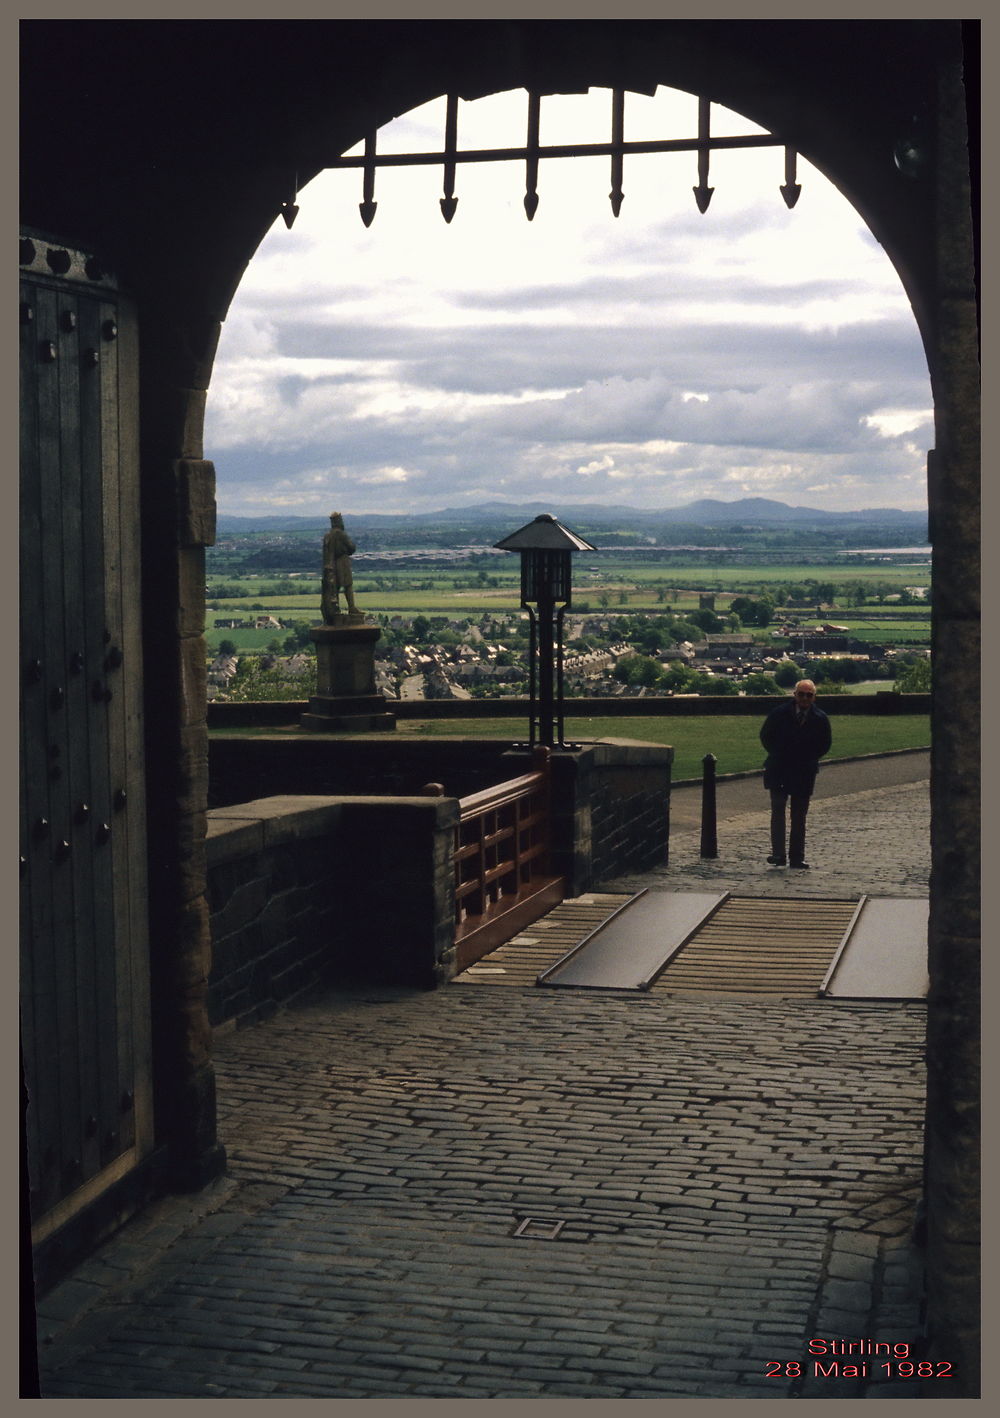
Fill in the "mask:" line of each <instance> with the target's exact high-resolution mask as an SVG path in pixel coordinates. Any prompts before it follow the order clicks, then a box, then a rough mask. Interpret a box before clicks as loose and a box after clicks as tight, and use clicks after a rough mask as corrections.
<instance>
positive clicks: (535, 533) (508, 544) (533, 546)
mask: <svg viewBox="0 0 1000 1418" xmlns="http://www.w3.org/2000/svg"><path fill="white" fill-rule="evenodd" d="M494 545H495V546H496V548H497V549H498V550H499V551H596V550H597V548H596V547H594V546H591V544H590V542H585V541H584V539H583V538H582V537H578V536H577V534H576V533H575V532H571V531H570V530H569V528H568V527H564V526H563V525H562V523H561V522H558V521H557V520H556V519H555V517H553V515H552V513H551V512H541V513H539V515H538V516H537V517H536V518H535V520H534V521H533V522H528V523H526V524H525V526H523V527H519V528H518V530H517V531H516V532H511V534H510V536H509V537H504V539H503V541H502V542H496V543H494Z"/></svg>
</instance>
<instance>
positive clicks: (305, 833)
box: [207, 796, 458, 1028]
mask: <svg viewBox="0 0 1000 1418" xmlns="http://www.w3.org/2000/svg"><path fill="white" fill-rule="evenodd" d="M457 819H458V805H457V803H456V802H455V800H454V799H447V798H437V799H431V798H362V797H357V798H335V797H316V796H310V797H306V796H294V797H288V796H281V797H271V798H265V799H262V800H258V801H255V802H248V803H240V804H237V805H234V806H231V807H226V808H220V809H216V810H214V811H211V812H210V813H209V815H208V843H207V856H208V898H209V907H210V912H211V932H212V969H211V974H210V977H209V1018H210V1021H211V1023H212V1025H213V1026H214V1027H216V1028H219V1027H222V1026H228V1027H239V1026H242V1025H246V1024H252V1023H254V1022H256V1021H257V1020H259V1019H262V1018H265V1017H266V1016H267V1015H269V1014H273V1013H274V1011H275V1010H276V1009H278V1008H279V1007H280V1006H281V1005H284V1004H288V1003H289V1002H291V1001H292V1000H294V999H296V998H298V997H300V996H301V995H303V994H304V993H306V992H308V991H310V990H312V989H315V988H316V987H317V986H319V985H321V984H324V983H326V982H328V981H330V980H334V979H336V980H339V981H350V980H362V981H366V982H378V983H393V984H406V985H414V986H417V987H422V988H430V987H432V986H433V985H435V984H438V983H440V982H441V981H442V980H444V979H447V978H448V975H449V973H450V971H451V970H452V966H453V958H454V943H453V931H454V927H453V920H454V910H453V901H454V895H453V886H452V866H451V857H452V843H453V832H454V826H455V823H456V821H457Z"/></svg>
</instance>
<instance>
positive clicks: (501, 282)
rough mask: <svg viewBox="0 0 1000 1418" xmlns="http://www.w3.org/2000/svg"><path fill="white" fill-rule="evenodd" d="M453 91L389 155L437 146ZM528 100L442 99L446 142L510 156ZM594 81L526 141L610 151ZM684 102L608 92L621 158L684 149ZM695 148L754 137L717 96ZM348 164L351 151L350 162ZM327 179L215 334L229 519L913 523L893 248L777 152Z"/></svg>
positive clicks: (685, 97)
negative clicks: (788, 516)
mask: <svg viewBox="0 0 1000 1418" xmlns="http://www.w3.org/2000/svg"><path fill="white" fill-rule="evenodd" d="M444 111H445V105H444V100H443V99H442V100H440V101H436V102H435V103H432V104H428V105H427V106H426V107H424V108H422V109H419V110H416V111H415V112H413V113H411V114H409V115H407V116H406V117H404V118H401V119H397V120H396V121H395V122H394V123H393V124H390V125H387V126H386V127H385V128H384V129H382V130H381V131H380V133H379V150H380V151H384V152H392V151H396V152H405V151H412V150H418V149H419V150H423V151H428V152H437V151H440V150H441V148H442V147H443V137H442V135H443V131H444ZM526 113H527V96H526V95H525V94H524V93H523V92H518V93H512V94H503V95H497V96H494V97H492V98H487V99H481V100H479V101H477V102H476V103H471V104H466V103H462V104H460V106H459V118H458V141H459V147H460V148H463V147H465V148H476V147H500V146H503V147H507V146H512V147H513V146H518V145H521V144H523V142H524V136H525V130H526ZM610 130H611V96H610V93H609V91H608V90H601V89H597V90H592V91H591V93H590V94H589V95H580V96H560V97H554V98H547V99H543V100H542V112H541V133H540V137H541V142H542V144H543V145H544V144H547V143H560V142H602V141H607V140H608V139H609V137H610ZM696 131H697V99H696V98H694V97H692V96H691V95H689V94H680V93H678V92H677V91H675V90H669V89H660V90H659V91H658V92H657V94H656V95H655V96H654V97H652V98H647V97H643V96H640V95H633V94H629V95H628V96H627V98H626V109H625V137H626V140H633V141H636V140H642V139H650V138H665V137H666V138H671V137H673V138H676V137H685V138H687V137H692V136H694V135H695V133H696ZM712 131H713V133H714V134H727V135H728V134H738V133H747V132H754V131H759V130H756V129H755V128H754V126H753V125H752V124H750V123H749V122H747V120H745V119H743V118H740V117H738V116H737V115H735V114H733V113H730V112H729V111H727V110H725V109H722V108H720V107H717V106H713V109H712ZM355 151H360V149H358V150H355ZM697 179H698V174H697V158H696V156H695V154H693V153H670V154H656V155H644V156H633V157H628V158H626V159H625V175H624V184H623V186H624V192H625V200H624V204H623V206H622V210H621V215H620V217H618V218H617V219H616V218H615V217H614V216H613V214H612V210H611V203H610V201H609V198H608V194H609V192H610V190H611V176H610V159H609V158H607V157H598V158H581V159H567V160H563V159H558V160H557V159H551V160H543V161H542V162H541V164H540V176H539V182H538V192H539V198H540V201H539V206H538V212H537V215H536V216H535V218H534V220H533V221H532V222H528V220H527V219H526V217H525V213H524V208H523V205H522V202H523V197H524V190H525V182H524V164H523V163H522V162H517V161H515V162H503V163H476V164H467V165H464V166H463V165H460V166H459V168H458V174H457V183H456V195H457V197H458V199H459V202H458V210H457V214H456V216H455V218H454V220H453V221H452V222H451V224H450V225H448V224H446V223H445V221H444V219H443V217H442V215H441V210H440V206H439V198H440V197H441V195H442V190H443V189H442V172H441V168H440V167H437V166H435V167H426V168H423V167H420V168H397V169H380V170H379V171H378V173H377V174H376V182H375V199H376V201H377V203H378V211H377V215H376V217H375V220H374V222H373V224H372V226H371V227H370V228H368V229H366V228H365V226H364V225H363V223H362V221H361V217H360V215H359V212H358V204H359V202H360V201H361V198H362V175H361V172H360V171H359V170H357V169H348V170H341V171H337V172H327V173H325V174H322V175H321V176H320V177H318V178H317V179H315V180H314V181H313V182H312V183H310V184H309V185H308V186H307V187H306V188H305V189H304V190H303V191H302V193H301V194H300V195H299V199H298V200H299V207H300V212H299V215H298V218H297V220H296V223H295V226H294V227H293V229H292V231H290V232H289V231H288V230H286V228H285V225H284V223H283V222H282V221H281V220H280V219H279V220H278V221H277V222H276V224H275V226H274V228H273V229H272V231H271V233H270V234H269V235H268V236H267V238H266V239H265V241H264V242H263V243H262V244H261V247H260V249H259V250H258V252H257V255H256V256H255V258H254V260H253V261H252V262H251V264H250V266H249V268H248V270H247V272H246V275H245V277H244V280H243V283H242V285H241V287H240V290H239V292H238V294H237V296H236V299H235V300H234V302H233V305H232V307H231V310H230V312H229V316H228V318H227V320H226V323H225V325H224V327H223V335H222V340H221V343H220V347H219V355H218V359H217V361H216V366H215V373H214V376H213V379H212V387H211V391H210V394H209V405H208V415H207V420H206V437H205V448H206V456H207V457H209V458H212V459H214V461H215V465H216V470H217V475H218V502H219V510H220V512H223V513H232V514H240V515H250V516H263V515H267V514H271V513H282V514H295V515H302V516H305V515H309V516H312V515H326V514H327V513H328V512H329V511H330V510H331V509H332V508H339V509H341V510H342V511H344V512H348V513H350V512H361V511H368V512H376V511H382V512H407V511H433V510H436V509H438V508H443V507H460V506H463V505H466V504H471V503H476V502H482V501H487V500H492V499H497V498H499V499H503V500H510V501H522V502H523V501H537V500H543V501H545V502H547V503H548V504H549V505H550V506H551V509H552V510H553V511H554V512H556V513H558V511H559V509H560V507H561V506H568V505H570V504H572V503H581V502H601V503H616V504H627V505H630V506H634V507H643V508H668V507H676V506H680V505H682V504H684V503H686V502H690V501H692V500H694V499H696V498H699V497H715V498H721V499H723V500H726V501H729V500H734V499H737V498H741V497H770V498H777V499H779V500H780V501H783V502H787V503H791V504H793V505H799V506H810V507H822V508H828V509H857V508H865V507H886V506H892V507H901V508H908V509H923V508H924V507H925V506H926V494H925V460H926V450H927V449H928V448H929V447H931V446H932V445H933V434H932V424H931V395H930V385H929V380H928V377H927V365H926V361H925V359H924V355H923V350H922V347H921V343H920V339H919V336H918V333H917V328H916V323H915V321H914V319H913V315H912V312H911V310H910V307H909V304H908V302H907V300H906V297H905V295H904V293H903V290H902V287H901V286H900V283H899V279H898V277H897V276H896V274H895V272H894V270H893V268H892V266H891V264H890V262H889V260H888V258H887V257H886V256H885V254H884V252H883V251H882V249H881V247H880V246H879V245H878V243H877V242H876V241H875V239H874V238H873V237H872V236H871V235H870V233H869V232H868V230H867V228H866V227H865V226H864V224H863V223H862V221H861V220H860V218H859V217H858V216H857V214H856V213H855V212H854V210H853V208H851V207H850V205H849V204H848V203H847V202H846V201H845V200H844V198H843V197H841V196H840V194H839V193H838V192H837V191H836V189H835V188H834V187H832V186H831V185H830V184H829V183H828V182H827V181H826V179H825V178H823V177H822V176H821V175H820V174H819V173H818V172H816V171H815V170H814V169H813V168H811V167H810V166H809V165H808V164H807V163H806V162H805V161H804V160H802V159H801V158H800V159H799V163H798V181H799V182H800V183H801V184H802V195H801V197H800V198H799V201H798V204H797V206H796V207H795V208H794V210H792V211H789V210H788V209H787V208H786V207H785V204H784V202H783V200H782V197H781V194H780V192H779V190H778V189H779V187H780V185H781V183H782V182H783V181H784V151H783V149H781V148H770V149H761V150H756V151H754V150H750V151H742V152H740V151H736V152H722V153H713V155H712V159H711V171H710V174H709V186H711V187H714V189H715V193H714V196H713V198H712V201H711V205H710V206H709V209H708V211H707V213H706V214H705V215H704V216H703V215H701V214H700V213H699V211H698V209H697V206H696V203H695V199H694V195H693V192H692V188H693V187H694V186H695V184H696V182H697Z"/></svg>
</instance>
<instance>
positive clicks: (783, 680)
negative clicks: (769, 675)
mask: <svg viewBox="0 0 1000 1418" xmlns="http://www.w3.org/2000/svg"><path fill="white" fill-rule="evenodd" d="M805 677H806V672H805V670H804V669H803V668H802V666H801V665H797V664H796V663H795V661H794V660H783V661H782V663H781V664H780V665H779V666H778V668H777V669H776V670H775V672H774V682H775V684H776V685H778V687H779V688H780V689H791V687H792V685H793V684H798V682H799V680H800V679H805Z"/></svg>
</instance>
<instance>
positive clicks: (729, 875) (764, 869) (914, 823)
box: [601, 780, 930, 897]
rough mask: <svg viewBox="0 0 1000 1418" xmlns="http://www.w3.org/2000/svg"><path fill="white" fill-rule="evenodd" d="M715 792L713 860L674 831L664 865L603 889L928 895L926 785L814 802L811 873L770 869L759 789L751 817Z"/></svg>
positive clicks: (693, 834)
mask: <svg viewBox="0 0 1000 1418" xmlns="http://www.w3.org/2000/svg"><path fill="white" fill-rule="evenodd" d="M724 793H725V785H722V786H721V787H720V793H719V796H720V802H719V805H718V808H719V813H718V815H719V822H718V828H717V833H716V836H717V846H718V852H719V855H718V857H717V858H715V859H703V858H702V857H701V856H700V855H699V850H700V845H701V833H700V830H698V829H689V830H687V831H683V832H679V833H671V840H670V862H669V865H667V866H665V867H661V868H659V869H658V870H655V871H651V872H644V873H643V874H642V875H641V876H629V877H616V878H615V879H614V880H611V881H604V882H602V883H601V890H602V891H638V890H639V889H640V887H643V886H648V887H652V888H658V889H660V890H664V889H666V888H673V889H675V890H683V889H684V888H685V885H687V886H688V887H689V889H690V890H692V891H693V890H701V891H703V890H704V889H705V883H706V882H707V883H710V884H711V885H713V886H715V885H717V886H718V887H719V888H720V890H723V891H731V892H733V894H734V895H739V896H790V897H798V896H834V897H839V896H859V895H860V894H861V893H862V892H867V893H868V894H869V895H870V896H909V897H918V896H926V895H927V882H928V878H929V875H930V799H929V794H928V784H927V781H926V780H925V781H923V782H918V783H902V784H899V785H898V786H896V787H893V788H877V789H870V790H864V789H863V790H861V791H859V792H853V793H845V794H842V795H841V796H839V797H829V798H815V799H814V800H813V802H812V805H811V807H810V809H809V817H808V820H807V825H806V857H807V858H808V861H809V864H810V870H809V871H791V870H789V869H788V868H782V867H769V866H768V865H767V855H768V853H769V852H770V850H771V847H770V829H769V823H770V810H769V808H768V806H767V794H766V793H765V792H764V790H763V788H762V789H761V790H760V797H761V808H760V810H759V811H756V812H747V811H741V812H738V813H736V814H734V815H729V814H728V813H726V812H725V808H724V804H723V801H722V799H723V797H724Z"/></svg>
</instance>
